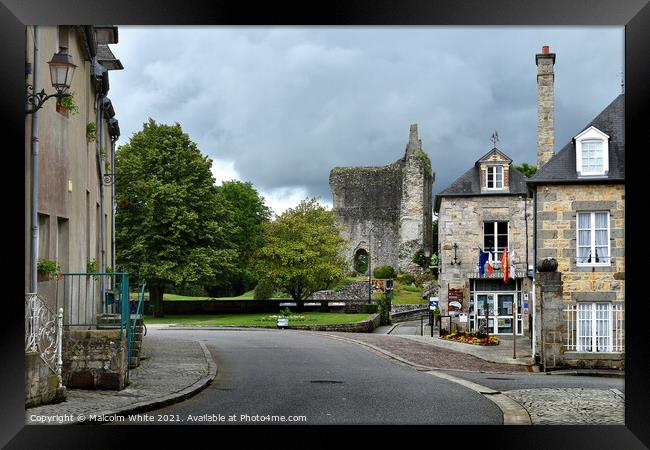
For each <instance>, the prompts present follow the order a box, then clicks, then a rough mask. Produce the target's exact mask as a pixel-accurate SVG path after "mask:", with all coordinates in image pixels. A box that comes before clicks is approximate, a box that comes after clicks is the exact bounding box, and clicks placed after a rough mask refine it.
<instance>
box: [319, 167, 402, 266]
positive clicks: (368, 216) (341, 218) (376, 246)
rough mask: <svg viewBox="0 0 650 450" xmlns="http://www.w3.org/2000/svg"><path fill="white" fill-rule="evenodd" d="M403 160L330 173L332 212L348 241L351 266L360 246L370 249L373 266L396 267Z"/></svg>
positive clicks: (342, 168)
mask: <svg viewBox="0 0 650 450" xmlns="http://www.w3.org/2000/svg"><path fill="white" fill-rule="evenodd" d="M400 162H401V161H398V162H395V163H393V164H390V165H388V166H384V167H337V168H334V169H332V171H331V173H330V178H329V182H330V188H331V189H332V197H333V211H334V213H335V214H336V219H337V225H339V226H340V227H341V229H342V231H341V236H342V237H344V238H345V239H346V240H347V241H348V244H347V249H346V254H345V256H346V258H347V260H348V261H349V262H350V268H351V269H352V267H353V266H352V261H353V258H354V254H355V253H356V251H357V250H359V249H364V250H366V251H369V253H370V258H371V264H372V267H378V266H380V265H384V264H388V265H391V266H393V267H397V264H398V260H397V253H398V241H399V213H400V210H399V206H400V201H401V197H402V177H401V175H402V167H401V166H402V165H401V163H400ZM371 229H372V236H370V231H371ZM369 244H370V246H371V248H369Z"/></svg>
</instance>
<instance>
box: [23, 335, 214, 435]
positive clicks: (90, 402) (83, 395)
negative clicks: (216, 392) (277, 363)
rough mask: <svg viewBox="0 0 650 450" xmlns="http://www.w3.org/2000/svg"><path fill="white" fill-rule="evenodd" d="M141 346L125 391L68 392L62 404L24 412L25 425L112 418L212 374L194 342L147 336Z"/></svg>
mask: <svg viewBox="0 0 650 450" xmlns="http://www.w3.org/2000/svg"><path fill="white" fill-rule="evenodd" d="M142 346H143V347H142V351H143V356H144V359H142V360H141V362H140V366H139V367H138V368H136V369H133V370H132V371H131V382H130V384H129V385H128V386H127V387H126V388H124V389H122V390H121V391H111V390H84V389H68V390H67V392H66V401H64V402H62V403H58V404H50V405H43V406H37V407H35V408H28V409H26V411H25V416H26V417H25V419H26V423H27V424H36V423H38V424H42V423H48V422H45V421H44V420H47V418H50V420H51V421H50V422H49V423H75V422H79V421H83V420H82V419H81V418H80V417H79V416H80V415H81V416H82V417H84V419H85V420H88V419H90V415H92V414H95V415H103V414H114V413H115V412H116V411H117V412H119V411H123V410H128V409H129V408H131V407H136V406H142V405H143V404H146V403H147V402H151V403H153V402H158V401H160V400H161V399H169V398H172V397H174V395H176V394H178V395H180V393H182V392H184V391H185V390H187V389H188V388H190V387H191V386H192V385H194V384H196V383H198V382H200V381H201V380H202V379H205V378H206V377H208V376H209V375H210V373H211V369H210V364H211V362H208V360H207V359H206V355H205V353H204V350H203V348H202V346H201V344H199V343H198V342H196V341H191V340H179V339H169V338H167V339H166V338H162V337H158V336H146V337H145V338H144V339H143V342H142ZM212 371H214V367H213V368H212ZM212 376H214V375H212ZM39 419H40V420H39Z"/></svg>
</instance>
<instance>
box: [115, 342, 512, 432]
mask: <svg viewBox="0 0 650 450" xmlns="http://www.w3.org/2000/svg"><path fill="white" fill-rule="evenodd" d="M149 333H156V334H159V335H165V336H168V337H169V338H182V339H187V338H191V339H197V340H200V341H202V342H204V343H205V344H206V346H207V347H208V348H209V350H210V352H211V353H212V355H213V357H214V359H215V361H216V362H217V366H218V374H217V377H216V378H215V380H214V381H213V382H212V383H211V385H210V386H209V387H208V388H206V389H205V390H203V391H201V392H200V393H198V394H197V395H195V396H193V397H191V398H190V399H188V400H185V401H183V402H181V403H177V404H174V405H170V406H167V407H164V408H161V409H158V410H155V411H151V412H148V413H147V414H155V415H157V414H167V415H170V418H172V419H174V420H180V421H181V422H170V423H192V424H194V423H205V424H210V425H214V424H246V425H250V424H258V423H259V424H265V425H266V424H269V423H278V424H287V422H268V421H263V420H262V418H264V417H265V416H267V415H268V416H284V417H285V418H287V419H288V418H289V416H304V417H305V418H306V421H301V422H295V423H300V424H436V425H441V424H475V425H482V424H494V425H498V424H502V423H503V415H502V413H501V411H500V410H499V408H498V407H497V406H496V405H495V404H494V403H493V402H491V401H490V400H488V399H486V398H485V397H484V396H482V395H481V394H479V393H477V392H475V391H472V390H470V389H467V388H465V387H463V386H461V385H459V384H457V383H453V382H451V381H447V380H444V379H440V378H438V377H434V376H431V375H428V374H426V373H422V372H418V371H417V370H415V369H413V368H410V367H406V366H402V365H398V364H395V363H393V362H390V361H388V360H387V359H385V358H383V357H380V356H378V355H376V354H374V353H373V352H370V351H368V350H367V349H365V348H363V347H360V346H358V345H355V344H352V343H348V342H343V341H340V340H336V339H331V338H328V337H325V336H318V335H315V334H308V333H302V332H295V331H289V330H285V331H281V330H266V331H262V330H260V331H256V330H238V331H234V330H232V331H231V330H223V331H221V330H219V331H214V330H191V331H190V330H155V329H151V330H149ZM206 414H207V415H208V416H207V417H209V418H210V419H211V421H209V422H189V421H188V418H189V416H190V415H192V416H203V415H206ZM231 416H234V417H235V418H236V419H237V420H236V421H234V422H228V418H229V417H231ZM242 416H243V417H242ZM246 416H248V418H246ZM222 418H223V419H222ZM127 423H132V422H127Z"/></svg>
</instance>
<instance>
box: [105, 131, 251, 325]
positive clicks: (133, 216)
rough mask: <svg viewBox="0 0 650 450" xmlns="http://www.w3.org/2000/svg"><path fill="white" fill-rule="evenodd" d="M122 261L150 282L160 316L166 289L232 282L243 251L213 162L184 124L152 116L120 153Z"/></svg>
mask: <svg viewBox="0 0 650 450" xmlns="http://www.w3.org/2000/svg"><path fill="white" fill-rule="evenodd" d="M115 166H116V167H115V168H116V172H117V178H116V180H117V181H116V182H117V184H116V201H117V212H116V215H115V225H116V247H117V248H116V250H117V255H116V256H117V264H118V266H119V268H120V269H121V270H124V271H126V272H128V273H129V278H130V279H131V280H142V281H146V283H147V286H148V288H149V293H150V300H151V302H152V303H153V305H154V316H156V317H161V316H162V315H163V306H162V299H163V294H164V292H165V288H166V287H169V286H179V285H184V284H209V283H217V282H219V280H223V279H226V280H227V279H228V278H229V277H230V276H231V274H232V273H233V272H234V271H235V270H236V267H237V262H238V254H237V250H236V249H235V246H234V245H233V243H232V242H231V241H230V236H231V235H232V234H233V233H234V231H235V226H234V224H233V218H232V214H231V212H230V208H229V205H228V203H227V201H226V200H225V198H223V195H222V194H221V193H220V192H219V191H218V190H217V187H216V186H215V184H214V178H213V176H212V172H211V166H212V161H211V160H210V159H209V158H208V157H206V156H203V155H202V154H201V152H200V150H199V149H198V148H197V146H196V144H195V143H194V142H192V141H191V140H190V138H189V136H188V135H187V134H186V133H183V130H182V129H181V126H180V125H179V124H178V123H176V124H175V125H163V124H157V123H156V122H155V121H154V120H153V119H149V121H148V122H147V123H145V124H144V128H143V129H142V131H139V132H137V133H135V134H134V135H133V136H132V137H131V139H130V141H129V142H128V143H127V144H126V145H123V146H121V147H120V148H119V149H118V151H117V153H116V164H115Z"/></svg>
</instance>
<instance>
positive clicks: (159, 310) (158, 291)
mask: <svg viewBox="0 0 650 450" xmlns="http://www.w3.org/2000/svg"><path fill="white" fill-rule="evenodd" d="M164 293H165V288H164V287H163V286H151V287H150V288H149V301H151V302H152V304H153V316H154V317H164V316H165V312H164V311H163V294H164Z"/></svg>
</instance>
